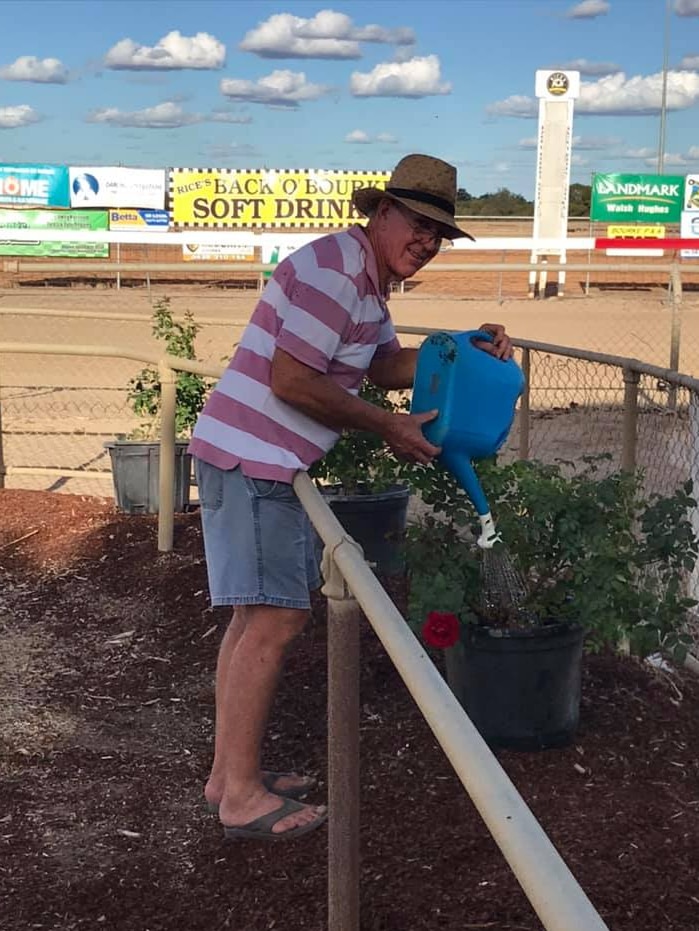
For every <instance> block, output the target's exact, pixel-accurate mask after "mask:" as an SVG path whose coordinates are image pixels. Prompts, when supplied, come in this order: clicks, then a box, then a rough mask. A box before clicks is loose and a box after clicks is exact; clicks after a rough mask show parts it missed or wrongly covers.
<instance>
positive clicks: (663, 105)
mask: <svg viewBox="0 0 699 931" xmlns="http://www.w3.org/2000/svg"><path fill="white" fill-rule="evenodd" d="M671 10H672V7H671V0H665V38H664V41H663V90H662V97H661V100H660V134H659V138H658V174H659V175H662V174H663V172H664V170H665V131H666V126H667V70H668V62H669V58H670V14H671Z"/></svg>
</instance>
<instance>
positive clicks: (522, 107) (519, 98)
mask: <svg viewBox="0 0 699 931" xmlns="http://www.w3.org/2000/svg"><path fill="white" fill-rule="evenodd" d="M486 112H487V113H489V114H490V115H491V116H520V117H533V116H536V115H537V114H538V112H539V105H538V103H537V101H536V100H535V99H534V98H533V97H525V96H524V95H523V94H513V95H512V96H511V97H506V98H505V99H504V100H498V101H497V103H491V104H488V106H487V107H486Z"/></svg>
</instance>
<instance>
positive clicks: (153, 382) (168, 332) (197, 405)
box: [127, 297, 210, 438]
mask: <svg viewBox="0 0 699 931" xmlns="http://www.w3.org/2000/svg"><path fill="white" fill-rule="evenodd" d="M200 329H201V327H199V326H198V324H196V323H195V322H194V316H193V314H192V312H191V311H190V310H187V311H185V314H184V320H183V322H179V321H177V320H175V319H174V317H173V315H172V311H171V309H170V298H169V297H162V298H160V300H158V301H156V302H155V304H154V305H153V327H152V333H153V335H154V336H155V338H156V339H159V340H162V341H163V342H164V343H165V351H166V352H167V353H168V355H171V356H177V357H178V358H180V359H192V360H194V359H196V354H195V349H194V343H195V338H196V335H197V333H198V332H199V330H200ZM209 388H210V384H209V382H208V381H207V380H206V379H205V378H204V377H202V376H201V375H195V374H193V373H191V372H179V373H178V375H177V382H176V388H175V430H176V434H177V437H178V438H182V437H189V436H190V435H191V433H192V429H193V428H194V424H195V423H196V421H197V417H198V416H199V412H200V411H201V409H202V407H203V406H204V401H205V399H206V394H207V392H208V390H209ZM127 397H128V399H129V401H130V403H131V406H132V408H133V410H134V412H135V413H136V414H137V415H138V416H139V417H141V418H142V423H141V425H140V426H139V427H138V428H137V429H136V430H135V431H134V434H133V435H134V436H135V437H139V438H152V437H155V436H157V435H158V434H159V430H160V408H161V398H162V386H161V383H160V375H159V373H158V370H157V368H154V367H153V366H150V365H149V366H146V368H144V369H142V370H141V371H140V372H139V373H138V375H136V376H135V377H134V378H132V379H131V380H130V381H129V386H128V393H127Z"/></svg>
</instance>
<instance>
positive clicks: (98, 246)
mask: <svg viewBox="0 0 699 931" xmlns="http://www.w3.org/2000/svg"><path fill="white" fill-rule="evenodd" d="M13 229H15V230H37V231H40V230H65V231H66V232H67V233H75V232H77V231H78V230H80V231H88V232H93V231H95V230H97V231H99V230H106V229H107V212H106V211H105V210H60V211H52V210H0V255H19V256H22V255H39V256H53V257H60V256H63V257H72V258H108V257H109V243H106V242H70V241H69V240H66V241H65V242H41V241H40V240H37V241H35V242H17V241H13V240H12V239H6V238H5V237H6V236H7V234H8V233H9V234H10V236H11V235H12V233H11V231H12V230H13Z"/></svg>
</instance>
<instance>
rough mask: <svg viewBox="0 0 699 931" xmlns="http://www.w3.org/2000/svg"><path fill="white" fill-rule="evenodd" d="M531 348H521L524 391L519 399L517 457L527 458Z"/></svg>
mask: <svg viewBox="0 0 699 931" xmlns="http://www.w3.org/2000/svg"><path fill="white" fill-rule="evenodd" d="M531 365H532V360H531V350H530V349H523V350H522V373H523V374H524V391H523V392H522V397H521V398H520V401H519V458H520V459H528V458H529V420H530V417H531V410H530V407H529V403H530V394H529V391H530V389H529V376H530V374H531Z"/></svg>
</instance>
